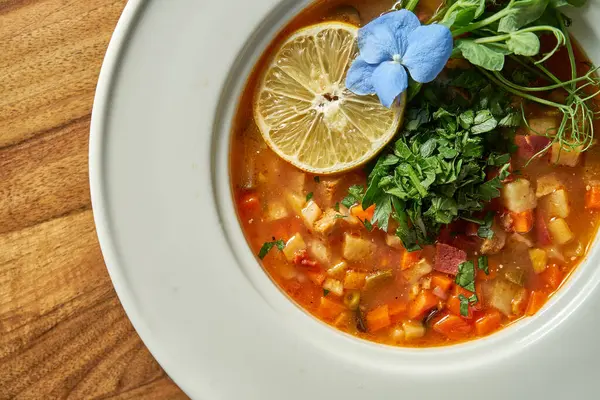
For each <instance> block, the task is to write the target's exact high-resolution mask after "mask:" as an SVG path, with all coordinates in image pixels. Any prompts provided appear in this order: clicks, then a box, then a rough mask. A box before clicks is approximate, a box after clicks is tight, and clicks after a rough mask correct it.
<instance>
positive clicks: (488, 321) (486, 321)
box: [475, 309, 502, 336]
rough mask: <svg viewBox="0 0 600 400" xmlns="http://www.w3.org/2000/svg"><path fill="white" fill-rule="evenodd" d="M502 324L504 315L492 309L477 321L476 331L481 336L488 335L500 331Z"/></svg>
mask: <svg viewBox="0 0 600 400" xmlns="http://www.w3.org/2000/svg"><path fill="white" fill-rule="evenodd" d="M501 322H502V315H501V314H500V311H498V310H496V309H490V310H488V311H486V313H485V314H484V315H483V316H482V317H480V318H478V319H477V320H476V321H475V331H476V332H477V335H479V336H484V335H487V334H489V333H492V332H494V331H495V330H496V329H498V328H499V327H500V323H501Z"/></svg>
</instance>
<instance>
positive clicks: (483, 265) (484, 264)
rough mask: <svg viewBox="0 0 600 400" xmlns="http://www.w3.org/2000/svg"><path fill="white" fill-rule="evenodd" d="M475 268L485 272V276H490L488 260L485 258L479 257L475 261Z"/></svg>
mask: <svg viewBox="0 0 600 400" xmlns="http://www.w3.org/2000/svg"><path fill="white" fill-rule="evenodd" d="M477 268H479V269H480V270H482V271H483V272H485V274H486V275H489V274H490V269H489V267H488V258H487V257H486V256H479V258H478V259H477Z"/></svg>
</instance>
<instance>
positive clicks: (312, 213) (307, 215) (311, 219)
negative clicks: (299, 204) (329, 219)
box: [302, 200, 323, 229]
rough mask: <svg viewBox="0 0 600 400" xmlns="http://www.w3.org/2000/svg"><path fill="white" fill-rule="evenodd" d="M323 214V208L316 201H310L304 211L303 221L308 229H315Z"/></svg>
mask: <svg viewBox="0 0 600 400" xmlns="http://www.w3.org/2000/svg"><path fill="white" fill-rule="evenodd" d="M321 214H323V212H322V211H321V208H319V206H318V205H317V203H315V202H314V201H312V200H311V201H309V202H308V204H307V205H306V207H304V208H303V209H302V219H303V220H304V224H305V225H306V227H307V228H308V229H313V225H314V223H315V222H316V221H317V220H318V219H319V217H320V216H321Z"/></svg>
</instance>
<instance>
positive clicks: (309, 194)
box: [306, 192, 313, 201]
mask: <svg viewBox="0 0 600 400" xmlns="http://www.w3.org/2000/svg"><path fill="white" fill-rule="evenodd" d="M312 198H313V192H308V194H307V195H306V201H310V199H312Z"/></svg>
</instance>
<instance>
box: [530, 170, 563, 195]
mask: <svg viewBox="0 0 600 400" xmlns="http://www.w3.org/2000/svg"><path fill="white" fill-rule="evenodd" d="M562 187H563V184H562V182H561V181H560V179H558V177H557V176H556V174H554V173H551V174H546V175H544V176H540V177H539V178H538V180H537V187H536V189H535V196H536V197H537V198H538V199H539V198H540V197H543V196H546V195H549V194H550V193H552V192H554V191H556V190H558V189H560V188H562Z"/></svg>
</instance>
